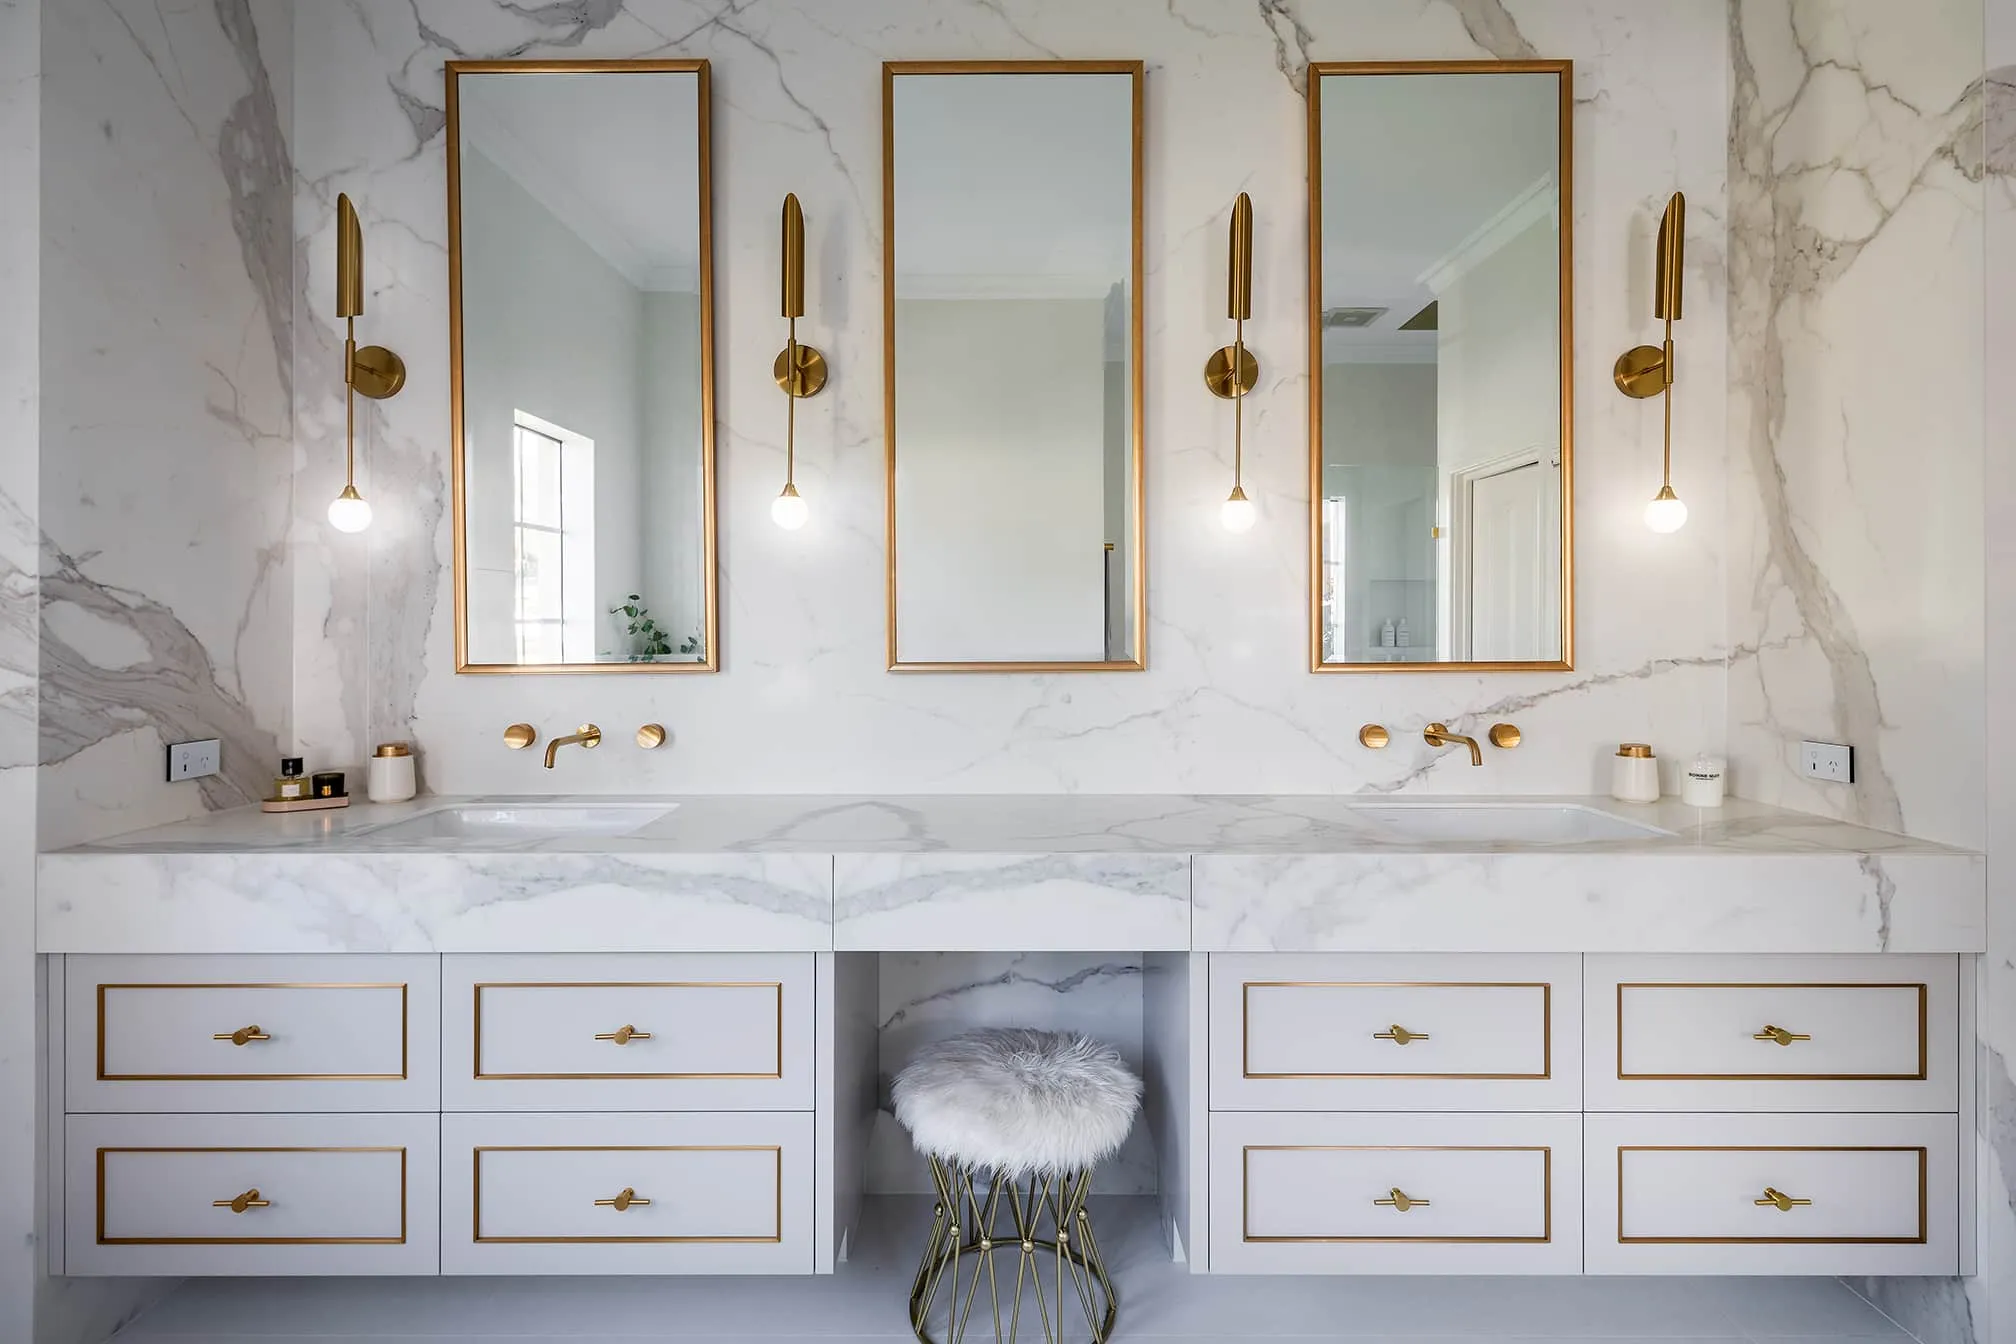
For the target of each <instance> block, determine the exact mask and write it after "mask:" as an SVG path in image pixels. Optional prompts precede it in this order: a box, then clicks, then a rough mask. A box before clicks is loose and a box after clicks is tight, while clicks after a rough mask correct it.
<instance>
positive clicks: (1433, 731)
mask: <svg viewBox="0 0 2016 1344" xmlns="http://www.w3.org/2000/svg"><path fill="white" fill-rule="evenodd" d="M1421 736H1422V737H1423V738H1424V739H1425V740H1426V741H1427V743H1428V745H1429V746H1431V747H1453V746H1455V745H1456V744H1457V743H1459V742H1460V743H1462V744H1463V745H1464V746H1466V747H1468V748H1470V764H1472V765H1482V764H1484V750H1483V748H1481V747H1479V746H1478V745H1477V739H1476V738H1474V737H1465V736H1463V734H1461V733H1452V732H1450V731H1449V725H1448V724H1446V723H1431V724H1429V725H1428V727H1427V729H1426V730H1425V731H1424V732H1423V733H1422V734H1421ZM546 756H547V759H549V760H550V759H552V756H553V753H552V752H551V751H550V750H549V751H548V752H547V753H546Z"/></svg>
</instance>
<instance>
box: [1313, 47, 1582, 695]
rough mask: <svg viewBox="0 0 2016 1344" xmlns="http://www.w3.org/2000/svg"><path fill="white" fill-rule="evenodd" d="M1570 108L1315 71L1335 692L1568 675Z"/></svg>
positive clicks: (1508, 79)
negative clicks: (1454, 671)
mask: <svg viewBox="0 0 2016 1344" xmlns="http://www.w3.org/2000/svg"><path fill="white" fill-rule="evenodd" d="M1569 86H1570V80H1569V66H1568V63H1567V62H1565V61H1562V62H1518V63H1503V62H1463V63H1457V64H1447V63H1441V64H1425V65H1417V64H1393V65H1386V64H1381V65H1362V64H1349V65H1330V64H1318V65H1316V66H1313V67H1312V69H1311V81H1310V90H1309V148H1310V165H1309V169H1310V192H1311V199H1310V217H1311V218H1310V224H1311V239H1312V243H1311V248H1310V251H1311V256H1310V275H1311V278H1310V306H1311V310H1312V311H1311V314H1310V320H1311V335H1310V341H1311V362H1312V364H1313V365H1314V366H1315V367H1316V368H1317V369H1318V370H1319V371H1320V374H1321V376H1320V377H1319V378H1317V379H1314V380H1312V387H1311V405H1310V423H1311V444H1310V498H1311V502H1312V516H1311V519H1310V535H1311V556H1310V563H1311V571H1312V573H1311V593H1312V611H1311V627H1312V628H1311V644H1312V652H1313V659H1312V666H1313V667H1314V669H1315V670H1316V671H1319V672H1332V671H1368V670H1433V669H1436V668H1461V667H1480V666H1482V667H1498V668H1534V669H1548V670H1555V669H1561V670H1565V669H1566V668H1568V667H1569V666H1570V665H1571V659H1572V641H1573V630H1572V614H1573V602H1572V593H1573V583H1572V549H1571V545H1570V537H1571V533H1572V519H1571V516H1570V515H1571V501H1572V499H1573V491H1572V485H1571V476H1572V457H1571V454H1572V444H1571V439H1572V434H1571V417H1572V409H1571V408H1572V405H1573V400H1572V397H1571V395H1570V385H1571V373H1570V365H1569V349H1570V335H1569V274H1570V272H1569V218H1570V194H1569V186H1570V183H1569V163H1570V144H1569V114H1570V108H1571V102H1570V97H1569Z"/></svg>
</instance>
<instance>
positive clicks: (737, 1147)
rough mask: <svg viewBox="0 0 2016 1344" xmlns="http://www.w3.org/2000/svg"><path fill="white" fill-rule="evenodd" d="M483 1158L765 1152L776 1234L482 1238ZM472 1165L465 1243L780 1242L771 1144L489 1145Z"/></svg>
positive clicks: (780, 1172) (778, 1170)
mask: <svg viewBox="0 0 2016 1344" xmlns="http://www.w3.org/2000/svg"><path fill="white" fill-rule="evenodd" d="M485 1153H769V1154H770V1155H771V1157H772V1158H773V1159H774V1166H773V1167H772V1172H771V1188H772V1193H773V1195H774V1196H775V1199H774V1202H773V1204H772V1207H771V1226H772V1228H774V1229H775V1230H774V1231H772V1232H771V1234H770V1235H769V1236H767V1237H636V1236H632V1237H624V1236H615V1237H486V1236H484V1235H483V1154H485ZM471 1163H472V1167H471V1171H470V1179H469V1190H470V1204H471V1206H472V1207H471V1210H470V1221H469V1239H470V1240H471V1241H474V1242H479V1243H482V1244H483V1245H486V1246H583V1245H594V1246H641V1245H653V1246H659V1245H677V1246H700V1245H707V1246H720V1245H735V1246H756V1245H764V1246H769V1245H776V1244H778V1243H781V1242H782V1241H783V1240H784V1149H783V1148H782V1147H780V1146H779V1145H777V1144H774V1143H663V1144H627V1143H603V1144H573V1143H561V1144H536V1143H535V1144H490V1145H486V1146H484V1147H481V1148H476V1149H474V1150H472V1154H471ZM639 1202H643V1203H648V1202H649V1201H639Z"/></svg>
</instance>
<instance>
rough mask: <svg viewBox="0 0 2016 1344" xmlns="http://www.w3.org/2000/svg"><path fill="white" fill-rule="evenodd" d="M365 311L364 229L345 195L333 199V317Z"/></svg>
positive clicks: (355, 314)
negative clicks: (334, 223)
mask: <svg viewBox="0 0 2016 1344" xmlns="http://www.w3.org/2000/svg"><path fill="white" fill-rule="evenodd" d="M363 312H364V226H363V225H361V224H359V223H358V222H357V207H356V206H354V205H352V204H350V198H349V197H348V196H347V195H339V196H337V198H336V316H338V317H358V316H361V315H362V314H363Z"/></svg>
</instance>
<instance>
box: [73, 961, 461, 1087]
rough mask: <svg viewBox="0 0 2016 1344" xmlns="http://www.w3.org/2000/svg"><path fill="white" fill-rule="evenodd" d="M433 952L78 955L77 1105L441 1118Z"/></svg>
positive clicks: (436, 980)
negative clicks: (434, 1113) (412, 1114)
mask: <svg viewBox="0 0 2016 1344" xmlns="http://www.w3.org/2000/svg"><path fill="white" fill-rule="evenodd" d="M439 977H440V961H439V959H438V958H435V957H429V956H384V957H381V956H348V955H344V956H217V957H193V956H192V957H183V956H162V957H155V956H120V957H101V956H70V957H68V958H66V959H65V965H64V984H65V991H64V1009H65V1012H64V1036H65V1065H66V1067H65V1077H66V1080H67V1081H66V1099H67V1102H66V1104H67V1107H68V1109H69V1110H71V1111H74V1112H95V1111H304V1110H359V1111H362V1110H371V1111H422V1110H425V1111H431V1110H434V1109H435V1108H436V1107H438V1106H439V1104H440V1095H441V1093H440V1081H439V1076H440V1045H441V1033H440V1021H439V1016H438V1014H439V1012H440V987H439V986H440V978H439Z"/></svg>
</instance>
